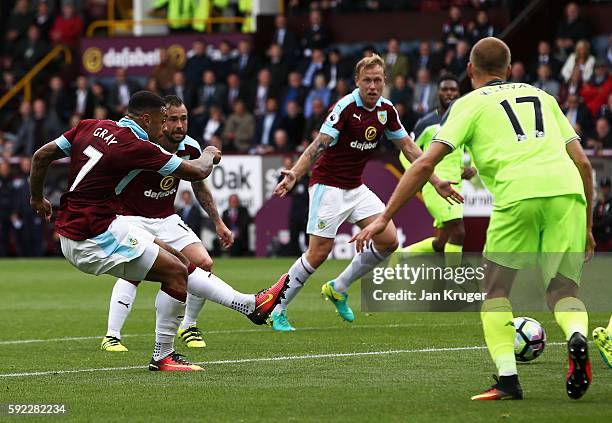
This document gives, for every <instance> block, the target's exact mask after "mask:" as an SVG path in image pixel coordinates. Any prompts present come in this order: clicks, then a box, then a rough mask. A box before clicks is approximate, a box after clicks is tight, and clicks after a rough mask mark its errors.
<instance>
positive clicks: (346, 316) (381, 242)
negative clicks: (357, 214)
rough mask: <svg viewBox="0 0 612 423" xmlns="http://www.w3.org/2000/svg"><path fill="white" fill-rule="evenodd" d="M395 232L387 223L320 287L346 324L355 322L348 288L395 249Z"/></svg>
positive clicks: (360, 222)
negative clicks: (344, 266)
mask: <svg viewBox="0 0 612 423" xmlns="http://www.w3.org/2000/svg"><path fill="white" fill-rule="evenodd" d="M376 217H378V214H376V215H374V216H370V217H368V218H366V219H363V220H360V221H359V222H357V225H358V226H359V227H361V228H364V227H365V226H367V225H369V224H370V223H371V222H372V221H374V219H376ZM397 245H398V242H397V231H396V229H395V225H394V224H393V222H389V224H388V225H387V227H386V228H385V230H384V231H383V232H382V233H380V234H378V235H376V236H375V237H373V239H372V242H370V243H369V244H368V245H366V247H365V248H364V249H363V251H362V252H360V253H357V254H355V256H354V257H353V260H352V261H351V262H350V263H349V265H348V266H347V267H346V269H344V271H343V272H342V273H340V275H338V277H337V278H336V279H334V280H331V281H329V282H327V283H325V284H323V286H322V287H321V295H323V297H324V298H325V299H326V300H329V301H331V302H332V304H333V305H334V306H335V307H336V312H337V313H338V315H339V316H340V317H341V318H342V319H343V320H345V321H347V322H352V321H353V320H355V314H354V313H353V310H352V309H351V307H349V305H348V294H347V293H346V291H348V289H349V287H350V286H351V284H352V283H353V282H355V281H356V280H357V279H359V278H361V277H362V276H363V275H365V274H366V273H368V272H370V271H371V270H372V269H374V267H376V266H377V265H378V264H379V263H381V262H383V261H384V260H385V259H386V258H387V257H389V256H390V255H391V254H393V252H394V251H395V250H396V249H397Z"/></svg>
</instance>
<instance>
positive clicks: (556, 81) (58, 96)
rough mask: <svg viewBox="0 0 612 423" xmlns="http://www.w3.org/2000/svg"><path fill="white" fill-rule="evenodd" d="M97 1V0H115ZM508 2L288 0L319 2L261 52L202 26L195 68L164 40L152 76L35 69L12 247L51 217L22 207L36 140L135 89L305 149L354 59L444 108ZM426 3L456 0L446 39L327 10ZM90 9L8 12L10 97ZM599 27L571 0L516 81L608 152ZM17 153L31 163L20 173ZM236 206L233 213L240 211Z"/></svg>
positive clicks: (606, 62) (228, 130)
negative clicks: (351, 26)
mask: <svg viewBox="0 0 612 423" xmlns="http://www.w3.org/2000/svg"><path fill="white" fill-rule="evenodd" d="M55 3H57V4H55ZM84 3H85V4H91V5H92V8H93V6H95V5H99V4H103V3H104V2H100V1H88V2H84ZM230 3H232V4H234V3H236V2H230ZM502 3H504V4H509V5H510V6H511V7H512V6H514V5H516V4H519V5H520V4H521V3H524V2H520V1H515V2H512V1H510V2H501V1H483V0H471V1H466V0H464V1H446V2H445V1H438V2H435V1H432V2H415V1H411V0H400V1H387V0H359V1H350V2H349V1H345V0H322V1H299V0H288V1H286V2H285V11H286V14H287V15H288V16H292V15H299V14H305V15H307V22H308V24H307V26H306V28H304V31H303V33H301V34H297V33H296V32H294V31H293V30H292V29H291V28H290V27H288V25H287V18H286V16H285V15H278V16H276V17H275V19H274V31H273V34H272V38H271V39H270V40H269V43H268V44H267V47H266V48H265V51H262V52H257V51H255V49H254V48H253V45H252V42H251V41H250V39H248V38H245V39H242V40H241V41H239V42H238V43H237V45H232V44H231V43H230V42H229V41H221V42H220V43H218V44H217V45H210V44H207V43H206V41H205V40H204V38H202V39H198V40H196V41H195V42H194V43H193V45H192V46H191V49H190V51H189V52H188V57H187V60H186V62H185V64H184V66H182V67H179V66H177V65H176V63H175V62H174V61H173V60H172V57H171V55H170V54H169V53H168V52H167V51H166V50H164V49H161V50H160V63H159V65H157V66H156V67H155V68H154V69H153V71H152V72H151V74H150V75H149V77H148V78H145V79H139V78H133V77H131V76H130V75H129V74H128V72H127V71H126V69H121V68H120V69H117V71H116V74H115V76H114V78H112V79H109V80H98V79H94V78H92V77H89V76H85V75H78V76H77V77H75V78H70V79H68V78H65V77H64V75H63V74H62V72H61V71H59V70H58V68H53V67H51V68H50V70H47V71H44V72H42V73H41V74H39V75H38V77H37V78H36V79H35V80H34V84H33V94H34V95H33V101H31V102H26V101H21V100H20V98H19V97H15V98H14V100H13V101H12V102H9V103H8V104H7V105H6V106H5V108H4V109H3V110H2V112H1V113H0V157H1V158H2V159H0V201H2V204H3V207H2V211H1V213H2V214H1V215H0V246H1V245H6V244H7V242H6V239H7V238H6V236H7V234H8V232H9V231H12V232H13V233H14V235H13V239H22V238H23V239H26V238H27V239H31V237H32V235H31V234H26V233H25V232H24V233H23V234H22V235H18V234H17V233H18V232H19V229H18V227H20V228H21V227H24V226H26V225H29V224H30V223H27V224H26V222H32V223H31V224H32V225H40V224H41V223H40V222H36V219H35V216H29V215H28V213H27V211H26V210H25V209H27V207H26V208H22V204H21V203H22V202H23V198H26V197H27V195H26V194H27V193H20V192H19V191H20V190H23V189H27V184H23V183H21V184H20V183H19V182H17V181H18V180H23V181H25V180H26V179H27V173H28V171H29V164H28V163H29V162H28V160H29V157H31V155H32V154H33V152H34V151H36V149H38V148H39V147H40V146H41V145H42V144H44V143H45V142H47V141H48V140H51V139H54V138H55V137H57V135H58V134H60V133H61V132H62V131H65V130H66V129H68V128H70V127H73V126H75V125H76V124H77V123H78V121H79V120H80V119H84V118H96V119H106V118H110V119H119V118H121V117H122V116H123V115H124V114H125V112H126V107H127V103H128V100H129V98H130V95H131V94H133V93H134V92H135V91H138V90H140V89H147V90H150V91H153V92H156V93H159V94H160V95H166V94H175V95H177V96H179V97H180V98H181V99H183V101H184V102H185V103H186V105H187V107H188V110H189V113H190V123H189V133H190V135H191V136H192V137H194V138H195V139H197V140H199V141H200V142H201V143H202V145H203V146H206V145H214V146H216V147H218V148H220V149H221V150H222V151H223V152H224V153H239V154H283V155H293V154H297V153H299V152H301V151H303V149H304V148H305V147H306V146H307V145H308V144H309V143H310V142H311V141H312V140H313V139H314V137H316V135H317V133H318V130H319V128H320V127H321V124H322V123H323V121H324V119H325V117H326V114H327V110H328V108H329V107H330V106H331V105H333V104H334V103H335V102H336V101H337V100H339V99H340V98H342V97H343V96H344V95H346V94H348V93H349V92H351V91H352V89H353V86H354V83H353V68H354V64H355V63H356V62H357V61H358V60H359V59H360V58H361V57H363V56H366V55H371V54H373V53H378V54H380V55H382V56H383V58H384V59H385V63H386V74H387V78H388V80H387V87H386V90H385V92H384V95H385V96H386V97H388V98H389V99H390V100H391V101H392V102H393V103H394V104H395V105H396V108H397V111H398V114H399V117H400V119H401V121H402V122H403V124H404V126H405V127H406V128H407V129H408V130H411V129H412V128H413V127H414V124H415V122H416V120H417V119H418V118H419V117H421V116H423V115H424V114H426V113H428V112H430V111H432V110H434V109H435V108H436V107H437V102H438V96H437V87H436V80H437V79H438V77H439V76H440V74H441V73H444V72H449V73H453V74H455V75H458V76H460V75H461V74H462V73H463V72H464V70H465V67H466V64H467V62H468V58H469V54H470V49H471V46H472V45H473V44H474V43H475V42H476V41H478V40H479V39H481V38H483V37H487V36H491V35H499V34H500V33H501V31H502V29H503V28H499V27H497V26H496V25H495V24H494V23H493V22H491V21H490V19H489V11H490V7H492V6H495V7H497V6H500V5H501V4H502ZM52 6H53V7H52ZM425 6H426V7H428V8H430V9H431V10H435V9H436V8H437V7H446V6H448V18H447V19H446V21H445V22H444V24H443V26H442V27H441V28H440V37H439V38H438V39H436V40H416V41H415V40H412V41H410V42H408V41H405V40H400V39H397V38H391V39H389V40H388V41H387V42H386V43H384V44H380V45H374V44H372V45H363V44H361V45H359V46H347V45H340V44H337V43H334V39H333V38H332V36H331V35H330V34H331V31H330V28H328V26H327V23H326V20H325V16H326V13H328V12H329V11H343V12H344V11H351V12H367V13H372V12H378V11H394V10H407V9H410V8H412V9H419V8H421V9H423V7H425ZM468 7H469V8H473V9H474V11H473V13H470V15H473V16H474V18H473V19H472V20H467V19H465V18H464V12H465V10H466V8H468ZM92 10H96V9H95V8H94V9H92ZM87 19H88V18H87V17H86V18H85V19H84V18H83V14H82V13H78V9H77V8H75V5H74V4H73V3H72V2H70V1H63V2H59V1H58V2H49V1H45V0H40V1H27V0H17V1H16V2H14V7H13V8H12V10H11V11H10V16H9V17H8V19H6V20H5V21H3V25H4V30H3V33H2V36H3V39H4V43H3V46H2V47H0V72H1V73H2V78H1V80H0V97H1V96H2V94H3V93H6V92H7V91H9V90H10V89H11V88H12V87H13V86H14V85H15V83H16V82H17V81H18V80H19V78H20V77H21V76H23V75H24V74H25V73H26V72H27V71H28V70H29V69H31V68H32V66H33V65H34V64H35V63H37V62H38V61H39V60H40V59H41V58H42V57H44V55H45V54H46V53H47V52H48V51H49V50H50V48H51V47H52V46H53V45H54V44H65V45H68V46H69V47H74V46H76V45H77V43H78V39H79V37H81V36H82V33H83V30H84V25H85V23H86V20H87ZM591 28H592V26H591V25H590V23H589V22H588V21H587V20H586V19H585V18H584V17H583V16H582V15H581V11H580V8H579V6H578V5H577V4H576V3H569V4H568V5H567V6H566V7H565V10H564V17H563V20H562V21H561V22H560V23H559V26H558V28H557V31H556V34H554V37H551V38H550V39H547V40H540V41H535V42H534V45H533V57H532V59H531V60H530V61H526V62H522V61H514V62H513V63H512V73H511V77H510V80H511V81H513V82H527V83H531V84H533V85H535V86H537V87H539V88H541V89H542V90H544V91H546V92H548V93H550V94H551V95H553V96H554V97H555V98H557V100H558V101H559V103H560V105H561V106H562V108H563V111H564V113H565V114H566V116H567V117H568V119H569V120H570V122H571V123H572V125H573V126H574V128H575V129H576V131H577V132H578V133H579V134H580V135H581V137H582V142H583V143H584V146H585V147H586V148H589V149H592V150H593V151H594V153H595V154H600V153H601V152H602V151H603V150H604V149H610V148H612V132H611V127H612V76H611V75H610V66H611V65H612V35H610V36H609V37H608V38H605V37H603V36H602V35H601V34H593V33H591ZM11 159H12V160H11ZM9 161H12V162H15V163H19V166H18V167H19V169H17V168H15V169H14V172H13V173H14V175H10V173H11V169H10V167H9V166H8V165H7V163H8V162H9ZM20 178H21V179H20ZM9 190H10V191H11V194H10V199H8V198H9V194H8V192H9ZM8 201H10V202H11V204H8ZM5 203H7V204H5ZM236 216H237V214H234V213H233V212H232V214H231V216H230V218H231V219H235V218H236ZM28 219H29V220H28ZM20 225H21V226H20ZM7 228H8V229H7ZM20 237H21V238H20ZM41 253H42V251H41ZM0 255H3V251H2V250H1V249H0Z"/></svg>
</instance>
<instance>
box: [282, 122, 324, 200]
mask: <svg viewBox="0 0 612 423" xmlns="http://www.w3.org/2000/svg"><path fill="white" fill-rule="evenodd" d="M333 141H334V138H332V137H331V136H330V135H327V134H324V133H323V132H319V135H317V137H316V138H315V139H314V141H313V142H311V143H310V145H309V146H308V147H307V148H306V150H304V152H303V153H302V155H301V156H300V158H299V159H298V161H297V162H296V163H295V165H293V167H292V168H291V169H289V170H281V174H282V175H283V179H282V181H280V182H279V183H278V185H277V186H276V188H275V189H274V194H276V195H278V196H280V197H283V196H285V195H287V193H288V192H289V191H291V189H292V188H293V186H294V185H295V182H296V181H298V180H299V179H301V178H302V177H303V176H304V175H305V174H306V172H308V170H309V169H310V168H311V167H312V165H313V164H315V162H316V161H317V160H318V159H319V157H321V154H323V152H324V151H325V150H327V149H328V148H329V146H330V145H331V143H332V142H333Z"/></svg>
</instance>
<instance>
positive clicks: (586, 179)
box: [565, 138, 595, 261]
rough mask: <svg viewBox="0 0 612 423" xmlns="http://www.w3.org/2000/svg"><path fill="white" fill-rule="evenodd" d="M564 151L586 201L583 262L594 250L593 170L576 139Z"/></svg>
mask: <svg viewBox="0 0 612 423" xmlns="http://www.w3.org/2000/svg"><path fill="white" fill-rule="evenodd" d="M565 149H566V150H567V154H569V156H570V157H571V159H572V161H573V162H574V164H575V165H576V167H577V168H578V172H580V177H581V178H582V185H583V186H584V196H585V197H586V201H587V207H586V217H587V220H586V221H587V228H586V229H587V242H586V247H585V260H587V261H588V260H590V259H591V258H592V257H593V251H594V250H595V239H594V238H593V169H592V168H591V162H590V161H589V158H588V157H587V156H586V154H584V150H583V149H582V146H581V145H580V141H579V140H578V138H574V139H573V140H572V141H570V142H568V143H567V144H566V145H565Z"/></svg>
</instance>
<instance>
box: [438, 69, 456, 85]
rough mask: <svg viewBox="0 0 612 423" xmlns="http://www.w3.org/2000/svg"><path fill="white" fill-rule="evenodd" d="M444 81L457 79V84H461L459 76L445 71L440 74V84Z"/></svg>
mask: <svg viewBox="0 0 612 423" xmlns="http://www.w3.org/2000/svg"><path fill="white" fill-rule="evenodd" d="M444 81H455V83H456V84H457V86H459V78H457V77H456V76H455V75H453V74H452V73H448V72H444V73H442V74H441V75H440V79H439V80H438V86H440V85H441V84H442V83H443V82H444Z"/></svg>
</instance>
